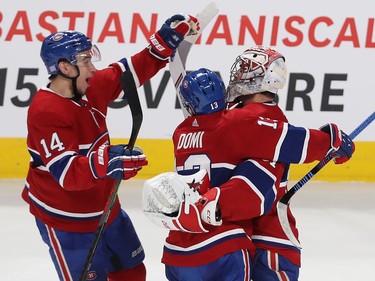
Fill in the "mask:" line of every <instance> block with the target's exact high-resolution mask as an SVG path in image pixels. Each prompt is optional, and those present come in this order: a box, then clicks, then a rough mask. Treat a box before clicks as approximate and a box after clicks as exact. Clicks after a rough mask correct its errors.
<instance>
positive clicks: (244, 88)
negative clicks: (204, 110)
mask: <svg viewBox="0 0 375 281" xmlns="http://www.w3.org/2000/svg"><path fill="white" fill-rule="evenodd" d="M286 76H287V68H286V65H285V58H284V56H283V55H281V54H280V53H278V52H277V51H276V50H275V49H272V48H269V47H263V46H256V47H253V48H250V49H247V50H246V51H244V52H243V53H242V54H241V55H239V56H238V57H237V58H236V60H235V62H234V63H233V65H232V67H231V70H230V79H229V85H228V88H227V91H226V95H227V100H228V102H233V101H234V100H235V99H236V98H237V97H239V96H243V95H250V94H255V93H260V92H270V93H273V94H277V91H278V90H279V89H282V88H283V87H284V85H285V81H286Z"/></svg>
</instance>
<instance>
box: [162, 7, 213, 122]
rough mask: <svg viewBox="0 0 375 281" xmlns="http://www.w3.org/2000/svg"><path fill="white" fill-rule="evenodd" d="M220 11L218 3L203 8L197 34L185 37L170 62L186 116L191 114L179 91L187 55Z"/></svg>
mask: <svg viewBox="0 0 375 281" xmlns="http://www.w3.org/2000/svg"><path fill="white" fill-rule="evenodd" d="M218 12H219V9H218V8H217V6H216V4H215V3H213V2H211V3H210V4H208V5H207V6H206V8H204V9H203V11H201V12H200V13H199V14H198V15H196V18H197V19H198V21H199V26H200V29H199V31H198V33H197V34H195V35H191V36H187V37H186V38H185V39H184V41H182V42H181V43H180V45H179V46H178V48H177V50H176V54H175V57H174V58H173V60H171V61H170V62H169V71H170V73H171V77H172V81H173V84H174V87H175V89H176V94H177V98H178V101H179V103H180V106H181V108H182V113H183V114H184V117H185V118H186V117H187V116H188V115H189V113H188V112H187V111H186V109H185V107H184V106H183V104H182V101H181V97H180V95H179V94H178V91H179V88H180V85H181V83H182V80H183V78H184V77H185V75H186V71H185V66H186V60H187V56H188V54H189V52H190V49H191V47H192V46H193V44H194V43H195V41H197V39H198V38H199V36H200V35H201V34H202V32H203V30H204V29H205V28H206V26H207V25H208V24H209V23H210V22H211V20H212V19H213V18H214V17H215V16H216V14H217V13H218Z"/></svg>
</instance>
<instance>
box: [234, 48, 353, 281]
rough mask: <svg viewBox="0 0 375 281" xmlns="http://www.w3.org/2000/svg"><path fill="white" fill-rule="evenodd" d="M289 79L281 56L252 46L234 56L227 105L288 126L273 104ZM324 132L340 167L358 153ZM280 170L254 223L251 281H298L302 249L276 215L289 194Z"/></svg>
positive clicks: (330, 128) (335, 132) (330, 127)
mask: <svg viewBox="0 0 375 281" xmlns="http://www.w3.org/2000/svg"><path fill="white" fill-rule="evenodd" d="M286 76H287V68H286V65H285V58H284V57H283V55H281V54H280V53H279V52H277V51H276V50H275V49H272V48H269V47H264V46H255V47H252V48H250V49H248V50H246V51H244V52H243V53H242V54H241V55H239V56H238V57H236V59H235V62H234V63H233V65H232V67H231V70H230V79H229V85H228V88H227V101H228V102H231V103H235V104H237V107H239V108H241V109H240V110H247V111H249V112H251V113H252V114H256V115H258V116H262V117H264V118H269V119H272V120H280V121H283V122H288V120H287V118H286V117H285V115H284V113H283V112H282V110H281V109H280V107H279V106H278V105H277V104H276V102H275V101H274V99H275V95H276V94H277V92H278V90H279V89H282V88H283V86H284V84H285V81H286ZM320 130H322V131H324V132H326V133H328V134H330V135H331V140H332V144H331V146H332V149H333V150H335V147H336V148H337V147H338V146H341V148H340V149H339V150H338V151H339V154H337V156H338V158H335V163H338V164H341V163H343V162H345V161H347V160H348V159H349V158H350V157H351V155H352V153H353V152H354V143H352V141H351V140H350V139H349V137H348V136H346V135H345V134H344V133H342V132H340V130H339V129H338V128H337V126H336V125H335V124H326V125H324V126H322V127H321V128H320ZM340 134H341V136H340ZM342 140H343V141H344V142H346V143H344V145H342V144H341V143H340V142H341V141H342ZM287 151H288V150H286V152H287ZM322 158H323V157H322ZM322 158H320V159H317V160H321V159H322ZM277 165H278V166H280V165H282V170H283V173H282V176H281V178H280V180H279V185H278V186H277V188H276V190H277V194H276V200H275V201H274V203H273V204H272V207H271V210H270V211H269V212H267V213H266V214H265V215H262V216H259V217H257V218H254V219H253V233H252V234H251V238H252V241H253V242H254V244H255V246H256V247H257V250H256V254H255V259H254V263H253V269H252V279H253V281H272V280H275V281H276V280H290V281H294V280H298V276H299V268H300V266H301V260H300V255H301V254H300V250H299V249H298V248H296V247H295V246H294V245H293V244H292V243H291V242H290V241H289V239H288V238H287V236H286V235H285V233H284V231H283V230H282V228H281V225H280V223H279V219H278V216H277V210H276V204H277V201H278V200H279V199H280V198H281V197H282V196H283V195H284V194H285V193H286V192H287V182H288V175H289V164H288V163H284V164H282V163H278V164H277ZM288 219H289V222H290V223H291V227H292V230H293V232H294V234H295V236H296V237H298V230H297V228H296V220H295V218H294V216H293V215H292V213H291V211H290V207H289V206H288ZM249 235H250V234H249Z"/></svg>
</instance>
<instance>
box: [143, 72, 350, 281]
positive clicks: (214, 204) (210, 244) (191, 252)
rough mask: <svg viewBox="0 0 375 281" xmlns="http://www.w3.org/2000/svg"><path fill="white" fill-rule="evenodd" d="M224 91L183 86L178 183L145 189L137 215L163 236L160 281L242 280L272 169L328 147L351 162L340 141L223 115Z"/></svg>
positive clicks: (210, 81)
mask: <svg viewBox="0 0 375 281" xmlns="http://www.w3.org/2000/svg"><path fill="white" fill-rule="evenodd" d="M224 91H225V90H224V84H223V83H222V81H221V79H220V78H219V77H218V76H217V75H216V74H214V73H213V72H211V71H209V70H207V69H200V70H198V71H195V72H191V73H190V74H188V75H187V76H186V77H185V78H184V80H183V82H182V85H181V90H180V94H181V96H182V101H183V103H184V106H185V108H186V109H187V111H188V112H189V113H190V114H191V116H190V117H188V118H186V119H185V120H184V121H183V122H182V123H181V124H180V125H179V126H178V127H177V128H176V130H175V132H174V134H173V142H174V153H175V161H176V171H177V173H178V175H177V174H174V173H166V174H161V175H159V176H157V177H155V178H153V179H150V180H148V181H146V183H145V187H144V202H143V204H144V207H143V209H144V211H145V214H146V215H147V216H148V217H149V218H150V219H151V220H152V221H153V222H155V223H156V224H158V225H160V226H163V227H166V228H168V229H170V230H171V231H170V232H169V235H168V237H167V239H166V243H165V246H164V252H163V258H162V262H163V263H165V265H166V276H167V278H168V280H176V281H177V280H250V275H251V272H250V258H249V252H251V251H252V250H253V249H254V244H253V242H252V241H251V239H249V236H250V235H252V234H253V230H252V229H253V224H252V219H253V218H255V217H258V216H261V215H263V214H265V213H267V212H268V211H269V210H270V209H271V206H272V204H273V202H274V201H275V198H276V196H277V194H278V190H277V189H278V187H279V186H280V179H281V178H282V175H283V171H284V165H285V164H277V163H278V162H284V163H304V162H312V161H314V160H320V159H321V158H323V157H324V156H325V155H326V153H327V152H328V151H330V150H331V142H332V141H333V140H335V141H334V145H335V148H334V151H335V153H338V155H340V156H342V158H345V157H347V158H348V157H350V156H351V153H350V152H349V153H348V154H345V153H344V152H343V151H342V150H344V149H346V145H349V146H350V145H351V144H352V142H351V140H350V139H348V138H347V137H346V138H347V139H346V140H347V142H348V143H347V144H344V146H343V147H341V141H340V140H337V139H335V135H331V134H326V133H325V132H322V131H321V130H315V129H307V128H303V127H295V126H292V125H290V124H288V123H286V122H282V121H279V120H274V119H270V118H266V117H262V116H259V115H256V114H253V113H252V112H251V111H248V110H242V109H241V110H237V109H235V110H224V107H225V104H226V100H225V98H224ZM343 135H344V136H346V135H345V134H344V133H343ZM202 171H207V175H208V176H206V175H205V174H206V173H205V172H202ZM207 177H209V180H210V183H209V184H207V181H208V179H207ZM229 179H230V180H229ZM228 180H229V181H228ZM207 185H208V187H207ZM211 186H212V187H211ZM192 188H193V189H192ZM197 193H199V195H197ZM181 202H182V203H181Z"/></svg>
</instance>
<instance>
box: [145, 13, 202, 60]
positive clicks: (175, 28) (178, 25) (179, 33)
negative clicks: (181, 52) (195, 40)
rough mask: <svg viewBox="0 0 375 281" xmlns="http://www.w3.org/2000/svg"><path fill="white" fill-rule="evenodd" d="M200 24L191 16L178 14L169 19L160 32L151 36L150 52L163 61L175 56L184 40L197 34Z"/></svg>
mask: <svg viewBox="0 0 375 281" xmlns="http://www.w3.org/2000/svg"><path fill="white" fill-rule="evenodd" d="M199 29H200V27H199V22H198V20H197V18H195V17H193V16H190V15H182V14H177V15H174V16H172V17H171V18H169V19H167V20H166V21H165V23H164V24H163V25H162V27H161V28H160V30H159V31H157V32H156V33H154V34H153V35H151V37H150V45H149V46H148V48H149V51H150V53H151V54H152V55H154V56H155V57H157V58H158V59H161V60H167V59H168V58H170V57H172V58H173V56H174V52H175V51H176V49H177V47H178V46H179V45H180V43H181V42H182V41H183V40H184V38H185V37H186V36H188V35H195V34H197V32H198V30H199Z"/></svg>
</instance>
